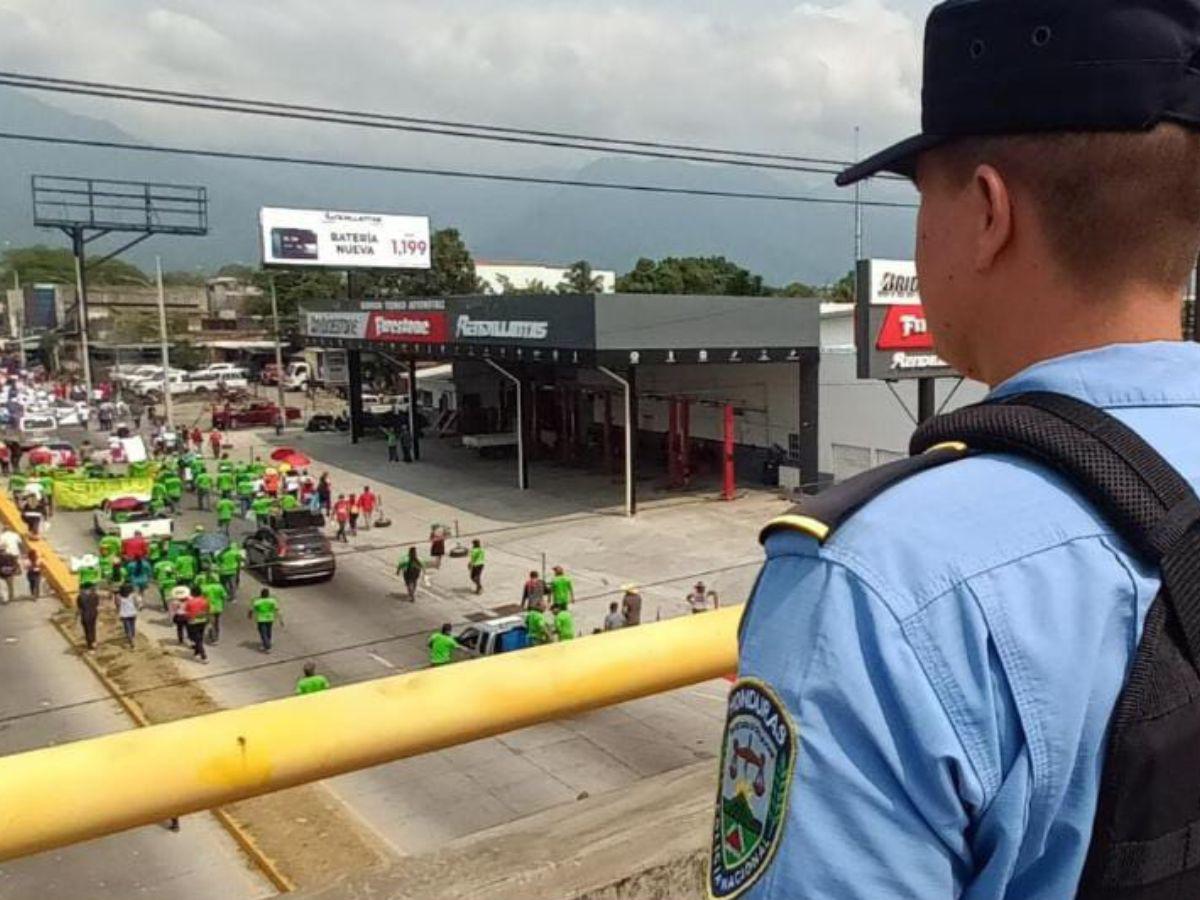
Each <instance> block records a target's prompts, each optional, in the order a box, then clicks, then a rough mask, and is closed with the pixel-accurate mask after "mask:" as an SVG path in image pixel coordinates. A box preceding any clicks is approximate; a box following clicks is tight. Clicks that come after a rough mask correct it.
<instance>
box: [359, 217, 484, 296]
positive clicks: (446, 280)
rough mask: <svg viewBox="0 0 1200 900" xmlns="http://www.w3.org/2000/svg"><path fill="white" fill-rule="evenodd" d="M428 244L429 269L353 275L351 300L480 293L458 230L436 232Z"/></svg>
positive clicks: (467, 252) (389, 270)
mask: <svg viewBox="0 0 1200 900" xmlns="http://www.w3.org/2000/svg"><path fill="white" fill-rule="evenodd" d="M431 241H432V247H431V256H432V259H431V263H432V265H431V268H429V269H428V270H424V271H421V270H418V271H410V270H407V269H382V270H367V271H363V272H356V273H355V275H354V282H353V287H354V290H353V291H352V292H351V296H352V297H354V298H355V299H358V298H361V297H437V296H445V295H447V294H479V293H483V286H482V285H481V284H480V282H479V279H478V278H477V277H476V275H475V260H474V259H473V258H472V257H471V251H469V250H468V249H467V245H466V244H464V243H463V239H462V235H460V234H459V233H458V229H457V228H443V229H441V230H439V231H435V232H434V233H433V235H432V239H431Z"/></svg>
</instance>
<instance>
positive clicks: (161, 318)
mask: <svg viewBox="0 0 1200 900" xmlns="http://www.w3.org/2000/svg"><path fill="white" fill-rule="evenodd" d="M154 269H155V272H156V274H157V275H158V340H159V344H160V346H161V347H162V370H163V376H162V395H163V409H164V411H165V413H166V416H167V427H168V428H170V429H171V430H174V429H175V418H174V416H173V415H172V414H171V376H170V372H171V364H170V359H169V356H170V350H169V349H168V346H169V345H168V342H167V297H166V294H165V292H164V291H163V279H162V259H161V258H160V257H157V256H156V257H154Z"/></svg>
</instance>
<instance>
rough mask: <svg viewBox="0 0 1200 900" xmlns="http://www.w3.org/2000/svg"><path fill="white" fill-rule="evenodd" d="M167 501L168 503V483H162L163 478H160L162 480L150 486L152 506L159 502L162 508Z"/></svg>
mask: <svg viewBox="0 0 1200 900" xmlns="http://www.w3.org/2000/svg"><path fill="white" fill-rule="evenodd" d="M166 503H167V487H166V485H164V484H163V483H162V480H161V479H160V480H158V481H156V482H154V485H153V486H152V487H151V488H150V505H151V507H153V506H154V505H155V504H157V505H158V507H159V508H160V509H161V508H162V507H163V506H165V505H166Z"/></svg>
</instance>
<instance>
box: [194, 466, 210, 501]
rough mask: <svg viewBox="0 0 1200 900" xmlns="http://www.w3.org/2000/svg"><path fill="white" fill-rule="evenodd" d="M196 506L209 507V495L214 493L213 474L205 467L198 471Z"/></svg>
mask: <svg viewBox="0 0 1200 900" xmlns="http://www.w3.org/2000/svg"><path fill="white" fill-rule="evenodd" d="M195 483H196V508H197V509H208V495H209V494H210V493H212V476H211V475H209V474H208V471H207V470H205V469H203V468H202V469H200V471H199V472H197V473H196V478H195Z"/></svg>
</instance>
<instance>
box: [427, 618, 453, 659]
mask: <svg viewBox="0 0 1200 900" xmlns="http://www.w3.org/2000/svg"><path fill="white" fill-rule="evenodd" d="M458 647H459V643H458V641H456V640H455V639H454V635H452V634H451V633H450V623H449V622H447V623H446V624H445V625H443V626H442V629H441V631H435V632H434V633H433V634H431V635H430V636H429V664H430V665H431V666H444V665H446V664H447V663H449V662H453V661H454V651H455V650H457V649H458Z"/></svg>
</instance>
